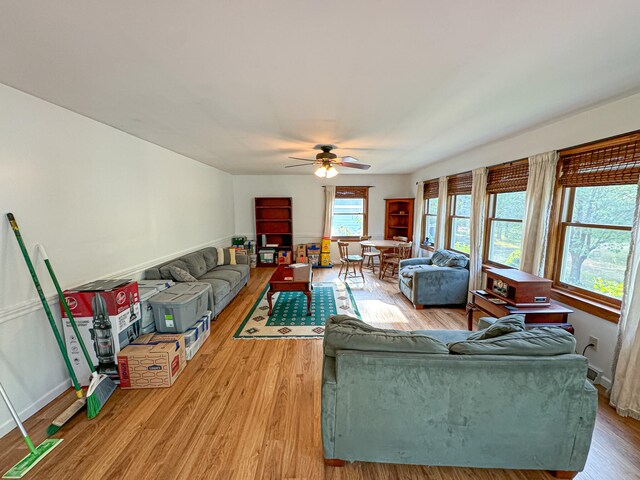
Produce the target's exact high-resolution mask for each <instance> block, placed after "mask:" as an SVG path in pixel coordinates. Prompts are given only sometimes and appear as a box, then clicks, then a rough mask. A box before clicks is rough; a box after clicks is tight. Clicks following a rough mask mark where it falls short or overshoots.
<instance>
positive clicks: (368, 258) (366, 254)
mask: <svg viewBox="0 0 640 480" xmlns="http://www.w3.org/2000/svg"><path fill="white" fill-rule="evenodd" d="M367 240H371V235H369V236H368V237H360V241H362V242H364V241H367ZM360 247H361V248H362V252H361V253H360V254H361V255H362V257H363V258H364V262H363V265H362V267H363V268H369V269H371V272H372V273H376V258H377V259H378V263H380V252H379V251H378V250H374V249H373V247H372V246H371V245H360Z"/></svg>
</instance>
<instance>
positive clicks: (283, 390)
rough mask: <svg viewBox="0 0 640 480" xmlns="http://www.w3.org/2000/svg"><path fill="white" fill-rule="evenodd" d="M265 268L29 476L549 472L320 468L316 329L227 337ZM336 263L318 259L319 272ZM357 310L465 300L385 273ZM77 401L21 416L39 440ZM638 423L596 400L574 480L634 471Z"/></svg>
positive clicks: (391, 319) (2, 461) (388, 323)
mask: <svg viewBox="0 0 640 480" xmlns="http://www.w3.org/2000/svg"><path fill="white" fill-rule="evenodd" d="M271 272H272V269H259V270H253V271H252V278H251V281H250V283H249V285H248V286H247V287H246V288H245V289H244V290H243V291H242V293H241V294H240V295H239V296H238V298H236V299H235V300H234V301H233V302H232V304H231V305H230V306H229V307H227V308H226V309H225V310H224V312H223V313H222V314H221V315H220V317H219V318H218V319H217V320H216V322H215V323H214V324H213V327H212V335H211V337H210V338H209V340H208V341H207V343H206V344H205V345H204V346H203V348H202V350H201V351H200V352H199V353H198V355H197V356H196V358H195V359H194V360H193V361H192V362H190V363H189V365H188V367H187V369H186V370H185V371H184V372H183V374H182V375H181V377H180V378H179V379H178V380H177V382H176V384H175V385H174V386H173V387H171V388H168V389H158V390H129V391H122V390H119V389H118V390H117V391H116V392H115V393H114V395H113V396H112V398H111V399H110V400H109V402H108V404H107V405H106V406H105V408H104V409H103V411H102V412H101V413H100V415H99V416H98V418H96V419H95V420H91V421H89V420H87V418H86V416H82V415H78V416H77V417H76V418H74V419H73V420H72V421H71V422H70V423H69V424H68V425H67V426H65V427H64V428H63V429H62V430H60V432H58V434H57V435H56V437H57V438H64V442H63V443H62V444H61V445H60V446H59V447H58V448H56V449H55V450H54V451H53V452H52V453H51V454H50V455H49V456H47V457H46V458H45V459H44V460H43V461H42V462H41V463H40V464H39V465H38V466H37V467H35V468H34V469H33V470H32V471H31V472H30V473H29V475H28V476H27V477H26V478H32V479H47V480H56V479H71V478H77V479H100V480H102V479H105V480H112V479H174V478H179V479H200V478H202V479H331V480H347V479H388V480H395V479H430V480H444V479H452V480H462V479H472V478H473V479H510V480H518V479H520V480H524V479H531V480H535V479H549V478H552V477H551V476H550V475H549V474H547V473H546V472H535V471H508V470H482V469H470V468H441V467H427V466H409V465H388V464H375V463H353V464H347V465H346V466H345V467H342V468H335V467H325V466H324V464H323V458H322V445H321V440H320V372H321V362H322V342H321V341H320V340H234V339H233V338H232V336H233V333H234V332H235V330H236V328H237V327H238V325H239V324H240V322H241V321H242V320H243V319H244V317H245V315H246V314H247V312H248V310H249V309H250V307H251V306H252V305H253V303H254V302H255V300H256V299H257V297H258V295H259V293H260V292H261V291H262V289H263V288H264V286H265V284H266V282H267V281H268V279H269V276H270V274H271ZM336 273H337V270H335V271H331V270H317V271H316V280H327V279H330V278H334V277H335V276H336ZM350 285H351V287H352V290H353V293H354V296H355V297H356V299H357V302H358V307H359V309H360V312H361V314H362V316H363V318H364V319H365V320H366V321H367V322H369V323H371V324H374V325H376V326H381V327H390V328H399V329H407V330H412V329H438V328H450V329H463V328H465V325H466V318H465V315H464V311H463V310H460V309H424V310H419V311H418V310H415V309H413V308H412V307H411V305H410V303H409V302H408V301H407V300H406V299H405V298H404V297H403V296H402V295H401V294H400V293H399V292H398V290H397V287H396V285H395V282H394V281H392V280H385V281H380V280H378V278H377V276H374V275H371V274H367V275H366V283H364V284H362V283H355V282H350ZM72 400H73V393H72V392H71V391H70V392H69V393H68V394H67V395H65V396H62V397H60V398H59V399H57V400H56V401H55V402H53V403H52V404H50V405H49V406H47V407H46V408H45V409H43V410H42V411H40V412H39V413H38V414H36V415H34V416H33V417H32V418H30V419H29V420H28V421H27V422H26V423H27V426H28V428H29V429H30V432H31V434H32V437H33V439H34V441H35V442H36V443H39V442H40V441H42V440H43V439H44V438H45V430H46V427H47V426H48V424H49V422H50V421H51V419H52V418H53V417H55V415H56V414H58V413H59V412H60V411H61V410H62V409H63V408H64V407H65V406H67V405H69V404H70V403H71V401H72ZM639 452H640V422H637V421H634V420H630V419H624V418H621V417H619V416H617V415H616V414H615V412H614V411H613V409H612V408H611V407H609V406H608V404H607V402H606V400H605V399H604V398H601V399H600V405H599V410H598V420H597V425H596V431H595V433H594V438H593V443H592V447H591V453H590V455H589V460H588V462H587V466H586V469H585V471H584V472H582V473H580V474H579V475H578V476H577V477H576V478H578V479H580V480H609V479H611V480H613V479H616V480H634V479H640V453H639ZM25 454H26V448H25V447H24V445H23V444H22V443H21V441H20V438H19V435H18V433H17V432H16V431H14V432H12V433H10V434H9V435H7V436H5V437H4V438H2V439H0V472H4V471H6V470H8V469H9V468H10V467H11V466H12V465H13V464H15V463H16V462H17V461H18V460H20V458H22V457H23V456H24V455H25Z"/></svg>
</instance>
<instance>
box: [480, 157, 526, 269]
mask: <svg viewBox="0 0 640 480" xmlns="http://www.w3.org/2000/svg"><path fill="white" fill-rule="evenodd" d="M528 177H529V162H528V161H527V160H519V161H517V162H512V163H507V164H504V165H497V166H495V167H491V168H490V169H489V174H488V177H487V194H488V195H489V201H488V205H487V220H486V227H485V242H484V245H485V251H484V259H485V261H486V262H487V263H490V264H494V265H499V266H505V267H513V268H519V267H520V251H521V246H522V218H523V216H524V205H525V196H526V192H525V191H526V189H527V180H528Z"/></svg>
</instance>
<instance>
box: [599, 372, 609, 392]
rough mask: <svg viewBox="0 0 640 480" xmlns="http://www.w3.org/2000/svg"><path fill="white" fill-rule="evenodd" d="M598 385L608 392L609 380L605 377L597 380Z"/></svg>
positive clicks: (602, 376)
mask: <svg viewBox="0 0 640 480" xmlns="http://www.w3.org/2000/svg"><path fill="white" fill-rule="evenodd" d="M598 385H602V386H603V387H604V388H606V389H607V390H609V389H610V388H611V379H610V378H607V377H605V376H604V375H601V376H600V379H599V380H598Z"/></svg>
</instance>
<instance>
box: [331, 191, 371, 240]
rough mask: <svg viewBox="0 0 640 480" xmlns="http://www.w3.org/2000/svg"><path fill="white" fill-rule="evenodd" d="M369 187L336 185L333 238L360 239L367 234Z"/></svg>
mask: <svg viewBox="0 0 640 480" xmlns="http://www.w3.org/2000/svg"><path fill="white" fill-rule="evenodd" d="M368 193H369V187H336V198H335V200H334V201H333V217H332V219H331V238H334V239H341V240H359V239H360V237H363V236H366V235H367V209H368V197H369V195H368Z"/></svg>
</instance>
